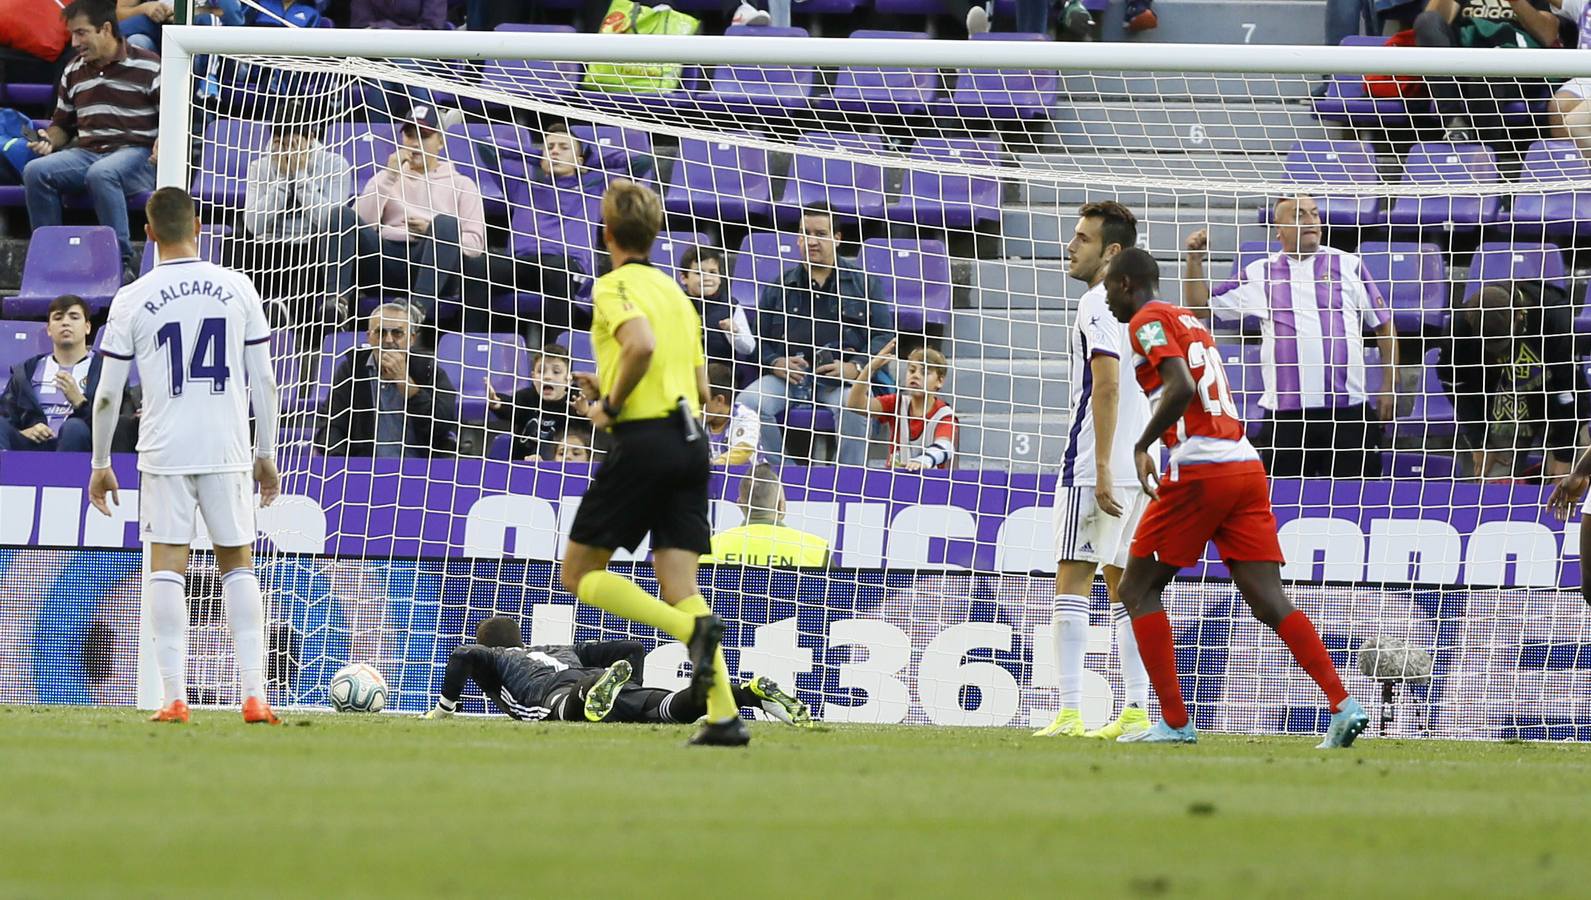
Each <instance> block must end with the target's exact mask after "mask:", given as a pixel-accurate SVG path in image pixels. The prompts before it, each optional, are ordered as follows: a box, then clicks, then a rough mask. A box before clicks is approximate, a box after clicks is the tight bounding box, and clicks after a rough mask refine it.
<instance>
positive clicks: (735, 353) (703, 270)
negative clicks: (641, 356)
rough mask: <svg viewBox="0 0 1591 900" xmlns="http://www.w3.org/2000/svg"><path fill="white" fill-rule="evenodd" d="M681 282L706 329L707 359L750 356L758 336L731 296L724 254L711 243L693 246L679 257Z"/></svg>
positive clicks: (717, 359) (704, 346)
mask: <svg viewBox="0 0 1591 900" xmlns="http://www.w3.org/2000/svg"><path fill="white" fill-rule="evenodd" d="M678 271H679V283H680V287H682V288H684V289H685V296H687V297H689V298H691V300H692V301H694V302H695V303H696V312H697V313H699V314H700V315H701V317H702V327H703V328H705V329H706V334H705V335H704V337H703V343H702V348H703V349H704V350H705V351H706V353H707V361H708V362H726V363H727V362H734V361H735V360H737V359H751V358H752V354H753V353H755V352H756V351H757V336H756V335H755V334H754V333H753V332H752V330H751V321H750V320H749V319H747V318H746V311H745V310H743V309H741V308H740V307H739V306H737V305H736V304H735V303H734V301H732V300H730V299H729V286H728V284H727V282H725V280H724V275H723V271H724V255H723V254H722V253H719V252H718V251H717V250H714V249H713V248H711V247H691V248H688V249H687V250H686V251H685V252H684V253H681V254H680V258H679V270H678Z"/></svg>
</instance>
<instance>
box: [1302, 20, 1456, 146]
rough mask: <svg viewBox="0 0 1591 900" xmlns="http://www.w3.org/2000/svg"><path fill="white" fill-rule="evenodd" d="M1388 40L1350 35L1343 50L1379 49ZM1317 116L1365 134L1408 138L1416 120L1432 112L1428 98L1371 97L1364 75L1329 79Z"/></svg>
mask: <svg viewBox="0 0 1591 900" xmlns="http://www.w3.org/2000/svg"><path fill="white" fill-rule="evenodd" d="M1385 43H1386V38H1384V37H1378V36H1374V35H1351V36H1349V37H1346V38H1343V40H1342V42H1341V46H1344V47H1380V46H1382V45H1384V44H1385ZM1313 103H1314V110H1315V116H1316V117H1317V118H1319V119H1321V120H1323V121H1327V122H1340V123H1343V124H1346V125H1348V126H1349V127H1350V128H1353V129H1355V130H1358V131H1361V132H1364V133H1382V132H1390V133H1393V134H1400V135H1402V134H1408V133H1409V132H1410V129H1411V128H1412V127H1413V119H1414V117H1415V116H1419V115H1425V114H1427V113H1429V112H1430V109H1431V102H1430V101H1429V100H1427V99H1425V98H1418V99H1413V100H1405V99H1404V98H1402V97H1388V98H1381V97H1372V96H1370V92H1369V91H1368V90H1367V89H1366V87H1365V80H1364V76H1363V75H1328V76H1327V78H1326V89H1325V91H1324V92H1322V94H1321V95H1320V96H1319V97H1316V98H1314V101H1313Z"/></svg>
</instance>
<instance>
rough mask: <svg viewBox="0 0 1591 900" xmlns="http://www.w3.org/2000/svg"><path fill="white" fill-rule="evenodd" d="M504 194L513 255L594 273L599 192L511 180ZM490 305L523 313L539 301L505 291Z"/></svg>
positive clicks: (528, 296)
mask: <svg viewBox="0 0 1591 900" xmlns="http://www.w3.org/2000/svg"><path fill="white" fill-rule="evenodd" d="M506 190H507V194H508V205H509V208H510V209H511V210H512V214H511V216H510V217H509V230H510V232H511V237H510V239H509V247H510V249H511V250H512V251H513V254H514V256H516V257H535V256H561V257H565V258H567V259H568V260H569V261H570V263H571V264H572V266H573V268H576V269H578V270H579V272H580V273H581V274H583V275H586V276H591V275H593V274H594V273H595V271H596V269H595V265H596V263H595V251H594V246H595V241H596V232H595V227H596V225H595V223H597V222H600V221H602V197H601V196H600V195H599V194H593V193H591V192H590V191H589V190H586V189H584V188H582V187H566V186H563V185H555V184H552V183H551V182H548V181H546V180H537V181H531V182H521V181H510V182H509V183H508V185H507V188H506ZM504 287H505V288H506V287H507V286H506V285H505V286H504ZM577 293H578V291H577ZM493 305H494V307H496V308H498V309H504V310H511V311H517V312H520V313H521V314H528V313H530V312H532V311H534V310H536V309H539V308H540V298H539V297H538V296H537V295H534V294H528V293H513V292H508V293H504V294H499V295H498V296H497V297H496V298H494V300H493Z"/></svg>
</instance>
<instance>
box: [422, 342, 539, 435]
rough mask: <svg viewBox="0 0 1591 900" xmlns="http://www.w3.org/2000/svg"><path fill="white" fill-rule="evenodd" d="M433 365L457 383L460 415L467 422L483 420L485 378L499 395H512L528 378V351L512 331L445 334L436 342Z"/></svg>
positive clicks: (484, 411)
mask: <svg viewBox="0 0 1591 900" xmlns="http://www.w3.org/2000/svg"><path fill="white" fill-rule="evenodd" d="M436 365H437V368H439V369H441V370H442V371H444V372H446V373H447V374H448V376H449V377H450V378H452V379H453V384H454V385H456V386H457V387H458V391H459V416H460V417H461V418H462V419H463V420H464V421H466V422H483V421H485V420H486V385H487V383H488V381H489V382H490V383H491V386H492V389H493V390H495V391H496V392H497V394H498V396H500V397H512V396H513V395H514V392H515V391H517V390H519V389H520V387H522V386H523V385H525V384H528V383H529V381H530V354H529V353H528V352H527V351H526V350H525V342H524V341H523V340H522V339H521V338H520V336H519V335H517V334H513V333H508V334H444V335H442V336H441V337H440V338H438V339H437V342H436Z"/></svg>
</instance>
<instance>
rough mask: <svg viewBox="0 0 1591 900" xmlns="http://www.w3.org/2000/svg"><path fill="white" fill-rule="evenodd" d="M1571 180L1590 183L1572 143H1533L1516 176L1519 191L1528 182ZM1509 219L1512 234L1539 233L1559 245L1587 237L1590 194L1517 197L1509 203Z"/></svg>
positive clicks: (1590, 171)
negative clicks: (1525, 230) (1537, 230)
mask: <svg viewBox="0 0 1591 900" xmlns="http://www.w3.org/2000/svg"><path fill="white" fill-rule="evenodd" d="M1561 179H1574V180H1577V181H1587V180H1591V162H1587V161H1586V158H1585V157H1584V156H1582V155H1581V153H1580V150H1579V148H1578V147H1576V146H1575V143H1574V141H1561V140H1560V141H1537V142H1535V143H1534V144H1531V145H1530V149H1529V150H1528V151H1526V153H1525V163H1524V167H1523V168H1522V169H1521V172H1520V180H1521V181H1522V182H1524V183H1523V184H1521V185H1520V187H1521V188H1528V187H1529V182H1532V181H1548V180H1561ZM1510 205H1511V209H1510V210H1509V219H1510V221H1511V225H1512V228H1513V229H1514V230H1515V231H1516V233H1517V232H1518V231H1521V230H1524V229H1530V228H1534V229H1539V230H1540V231H1541V233H1542V234H1545V235H1546V236H1547V237H1549V238H1551V239H1553V240H1554V241H1558V242H1560V243H1569V242H1571V241H1573V240H1574V239H1575V238H1580V237H1587V236H1591V192H1586V191H1554V192H1552V193H1547V194H1542V193H1535V194H1532V193H1520V194H1515V195H1514V197H1513V200H1512V201H1511V204H1510Z"/></svg>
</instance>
